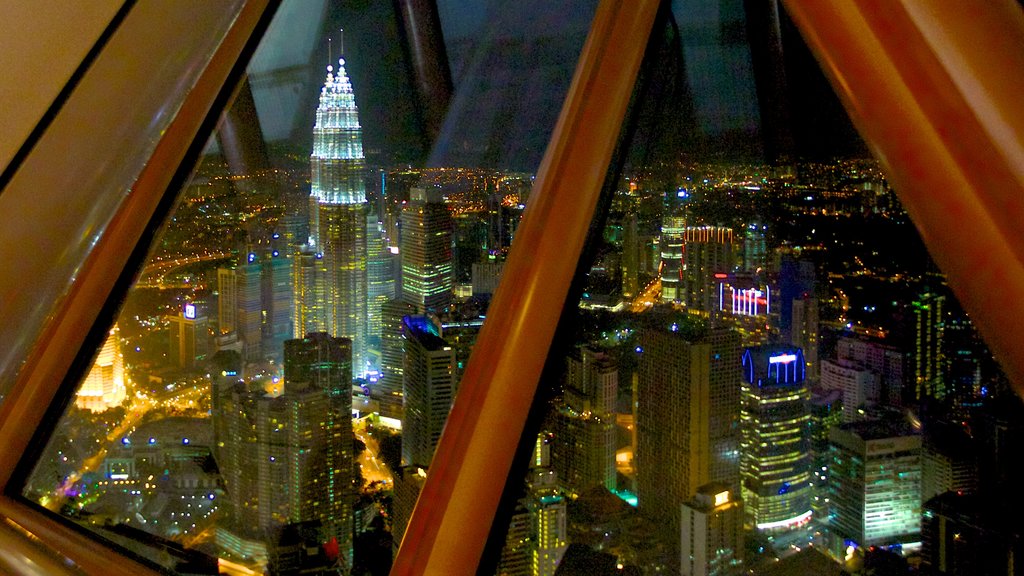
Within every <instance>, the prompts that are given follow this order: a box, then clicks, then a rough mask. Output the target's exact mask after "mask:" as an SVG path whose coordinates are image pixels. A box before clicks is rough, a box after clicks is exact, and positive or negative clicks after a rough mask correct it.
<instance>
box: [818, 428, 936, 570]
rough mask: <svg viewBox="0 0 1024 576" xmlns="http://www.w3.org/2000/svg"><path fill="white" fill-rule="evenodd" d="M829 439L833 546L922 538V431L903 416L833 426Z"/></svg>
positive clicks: (839, 548) (910, 541)
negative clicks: (904, 419) (902, 417)
mask: <svg viewBox="0 0 1024 576" xmlns="http://www.w3.org/2000/svg"><path fill="white" fill-rule="evenodd" d="M829 443H830V448H829V450H830V454H831V463H830V465H829V475H830V479H829V499H830V502H829V520H828V525H829V531H830V532H831V534H832V536H833V544H832V545H831V548H832V549H833V551H834V552H836V553H837V554H843V553H845V550H846V548H847V546H854V547H855V548H856V547H868V546H891V545H897V544H899V545H904V546H906V545H908V544H914V543H918V542H920V537H921V436H920V434H918V433H917V432H916V431H915V430H914V429H913V428H912V427H911V426H910V425H909V424H907V423H906V422H904V421H902V420H874V421H867V422H854V423H850V424H843V425H841V426H839V427H837V428H833V429H832V431H831V433H830V437H829Z"/></svg>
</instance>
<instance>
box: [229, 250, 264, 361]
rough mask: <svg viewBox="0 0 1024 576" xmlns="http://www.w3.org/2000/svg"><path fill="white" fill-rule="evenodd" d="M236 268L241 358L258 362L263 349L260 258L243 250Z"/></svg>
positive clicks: (236, 315)
mask: <svg viewBox="0 0 1024 576" xmlns="http://www.w3.org/2000/svg"><path fill="white" fill-rule="evenodd" d="M243 254H244V256H243V257H241V258H240V259H241V262H239V263H238V266H237V267H236V268H235V306H236V309H235V319H236V320H235V322H236V324H235V326H236V330H237V332H238V340H239V341H240V342H241V344H242V358H243V359H244V360H246V361H247V362H256V361H258V360H260V359H261V357H262V350H263V328H262V324H263V301H262V290H263V286H262V284H263V283H262V280H261V272H262V270H261V266H260V261H259V256H258V255H257V254H256V252H253V251H244V252H243Z"/></svg>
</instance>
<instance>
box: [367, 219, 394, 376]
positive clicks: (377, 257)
mask: <svg viewBox="0 0 1024 576" xmlns="http://www.w3.org/2000/svg"><path fill="white" fill-rule="evenodd" d="M366 229H367V237H366V255H367V260H366V266H367V270H366V278H367V298H368V303H367V310H366V314H367V316H366V330H367V340H368V345H367V348H368V356H369V360H370V367H371V369H372V370H374V371H377V372H380V370H381V355H382V353H383V352H382V350H381V335H382V331H383V327H384V324H383V307H384V305H385V304H386V303H387V302H388V300H392V299H394V298H395V296H396V294H395V260H397V256H398V255H397V254H394V253H392V251H391V250H390V249H389V248H388V247H387V246H386V245H385V242H384V227H383V224H382V223H381V222H379V221H378V217H377V216H376V215H375V214H371V215H370V216H369V217H367V219H366Z"/></svg>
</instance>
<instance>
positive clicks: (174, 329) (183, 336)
mask: <svg viewBox="0 0 1024 576" xmlns="http://www.w3.org/2000/svg"><path fill="white" fill-rule="evenodd" d="M167 321H168V323H169V325H170V338H169V344H170V345H169V348H168V351H169V353H168V359H169V360H170V361H171V362H172V363H173V364H174V365H175V366H177V367H179V368H192V367H194V366H195V365H196V361H197V360H199V359H201V358H204V357H205V356H206V353H207V349H208V347H209V334H208V332H207V326H206V317H205V316H202V315H200V314H199V312H198V309H197V308H196V305H195V304H185V305H184V306H183V307H182V310H181V313H180V314H178V315H176V316H168V317H167Z"/></svg>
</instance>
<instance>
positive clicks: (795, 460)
mask: <svg viewBox="0 0 1024 576" xmlns="http://www.w3.org/2000/svg"><path fill="white" fill-rule="evenodd" d="M742 362H743V384H742V386H741V392H740V395H741V408H740V429H741V431H742V436H743V440H742V446H741V448H740V478H741V482H742V496H743V502H744V506H745V508H746V515H747V518H748V521H749V523H750V524H751V525H753V526H755V527H756V528H757V529H758V530H785V529H789V528H793V527H796V526H800V525H802V524H806V523H807V522H808V521H809V520H810V518H811V476H810V466H811V457H810V434H809V432H810V430H809V427H808V423H809V421H810V410H809V402H810V397H811V393H810V390H809V388H808V386H807V382H806V373H807V372H806V370H807V368H806V364H805V363H804V359H803V352H802V351H801V350H800V349H799V348H794V347H791V346H761V347H757V348H747V349H746V350H744V352H743V361H742Z"/></svg>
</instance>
